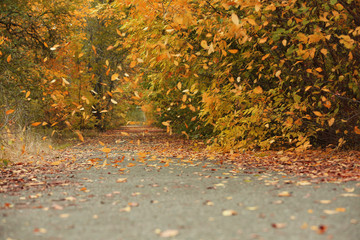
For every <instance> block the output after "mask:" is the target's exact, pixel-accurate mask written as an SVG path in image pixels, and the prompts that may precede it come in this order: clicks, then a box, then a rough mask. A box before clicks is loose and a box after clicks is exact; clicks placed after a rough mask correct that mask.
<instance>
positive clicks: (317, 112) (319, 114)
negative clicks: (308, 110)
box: [313, 111, 322, 117]
mask: <svg viewBox="0 0 360 240" xmlns="http://www.w3.org/2000/svg"><path fill="white" fill-rule="evenodd" d="M313 113H314V114H315V115H316V116H318V117H322V114H321V112H319V111H313Z"/></svg>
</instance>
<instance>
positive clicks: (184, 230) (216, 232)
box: [0, 140, 360, 240]
mask: <svg viewBox="0 0 360 240" xmlns="http://www.w3.org/2000/svg"><path fill="white" fill-rule="evenodd" d="M109 142H111V143H112V144H110V143H103V142H100V144H92V145H90V146H89V145H88V146H85V147H84V146H79V147H78V149H76V147H74V148H73V150H72V152H70V153H67V155H66V159H75V157H76V163H77V164H78V166H82V168H74V169H72V170H70V171H64V172H63V173H56V174H49V175H46V176H45V175H43V176H37V179H36V181H39V182H40V183H39V186H38V187H31V188H25V189H23V190H21V191H14V192H6V193H0V207H1V208H0V239H2V240H27V239H41V240H45V239H46V240H68V239H69V240H71V239H90V240H91V239H94V240H95V239H109V240H112V239H114V240H131V239H136V240H140V239H184V240H185V239H186V240H192V239H194V240H200V239H203V240H211V239H214V240H215V239H216V240H221V239H224V240H231V239H287V240H289V239H294V240H296V239H326V240H327V239H335V240H336V239H339V240H358V239H360V184H359V182H357V181H350V182H345V183H336V182H335V183H326V182H324V183H318V182H315V181H312V179H304V178H301V179H300V178H299V177H297V176H291V175H285V174H283V173H281V172H279V173H274V172H268V171H265V172H264V171H257V170H256V169H254V170H249V169H248V170H244V169H241V168H234V167H233V166H231V165H226V164H223V165H219V164H216V163H215V161H213V160H201V161H200V160H197V159H189V158H186V157H181V156H179V157H163V156H156V155H153V154H151V153H146V154H145V153H141V152H136V150H130V149H122V148H121V141H117V142H116V143H115V141H112V140H111V141H109ZM104 145H106V146H104ZM107 148H108V149H110V150H111V151H110V150H109V151H107V150H106V149H107ZM71 154H73V155H74V156H75V157H74V156H72V155H71ZM63 157H64V156H63ZM64 159H65V157H64ZM64 166H65V165H64V164H59V165H57V164H54V166H53V167H54V168H56V167H57V168H63V167H64ZM90 167H91V168H90ZM44 179H47V180H49V181H50V180H54V179H56V181H58V182H60V183H61V182H62V184H59V185H57V186H52V187H45V186H44V185H42V184H41V181H46V180H44Z"/></svg>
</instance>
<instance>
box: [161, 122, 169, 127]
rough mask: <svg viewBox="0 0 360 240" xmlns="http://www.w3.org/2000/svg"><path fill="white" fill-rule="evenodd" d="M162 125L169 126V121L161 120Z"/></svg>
mask: <svg viewBox="0 0 360 240" xmlns="http://www.w3.org/2000/svg"><path fill="white" fill-rule="evenodd" d="M162 125H164V126H170V123H169V122H162Z"/></svg>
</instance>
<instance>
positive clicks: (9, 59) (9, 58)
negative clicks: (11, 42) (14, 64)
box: [6, 54, 11, 63]
mask: <svg viewBox="0 0 360 240" xmlns="http://www.w3.org/2000/svg"><path fill="white" fill-rule="evenodd" d="M6 61H7V62H8V63H9V62H10V61H11V54H10V55H9V56H8V57H7V59H6Z"/></svg>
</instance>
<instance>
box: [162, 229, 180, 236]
mask: <svg viewBox="0 0 360 240" xmlns="http://www.w3.org/2000/svg"><path fill="white" fill-rule="evenodd" d="M178 234H179V230H176V229H168V230H165V231H163V232H161V233H160V234H159V235H160V237H175V236H176V235H178Z"/></svg>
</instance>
